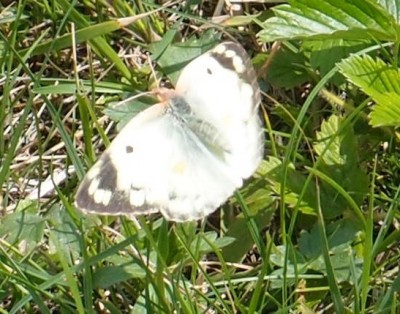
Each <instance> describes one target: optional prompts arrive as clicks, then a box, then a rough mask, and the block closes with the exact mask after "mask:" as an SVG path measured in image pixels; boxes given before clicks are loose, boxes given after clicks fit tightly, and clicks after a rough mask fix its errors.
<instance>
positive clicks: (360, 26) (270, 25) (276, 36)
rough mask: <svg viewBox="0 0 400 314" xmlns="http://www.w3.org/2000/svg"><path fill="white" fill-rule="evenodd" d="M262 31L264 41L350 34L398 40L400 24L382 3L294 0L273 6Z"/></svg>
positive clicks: (341, 36) (355, 0)
mask: <svg viewBox="0 0 400 314" xmlns="http://www.w3.org/2000/svg"><path fill="white" fill-rule="evenodd" d="M273 11H274V13H275V17H272V18H270V19H267V20H266V21H265V22H264V23H263V24H262V25H263V30H262V31H261V32H259V34H258V35H259V36H260V38H261V40H262V41H264V42H269V41H275V40H283V39H303V38H308V39H310V38H312V39H320V38H326V37H327V35H329V38H332V37H335V38H347V39H354V40H360V39H368V38H370V39H377V40H384V41H386V40H388V41H394V40H396V34H397V32H398V26H397V25H396V23H395V21H394V19H393V17H392V16H391V15H390V14H389V13H388V12H386V11H385V10H384V9H383V8H382V7H381V6H379V5H378V4H376V3H374V2H373V1H366V0H352V1H348V0H324V1H320V0H294V1H291V5H286V4H285V5H280V6H277V7H275V8H273Z"/></svg>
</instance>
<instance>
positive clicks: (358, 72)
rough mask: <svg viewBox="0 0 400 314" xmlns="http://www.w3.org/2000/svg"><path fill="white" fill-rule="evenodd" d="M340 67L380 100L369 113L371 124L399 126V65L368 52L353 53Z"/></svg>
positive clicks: (369, 94) (376, 125)
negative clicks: (371, 55) (365, 53)
mask: <svg viewBox="0 0 400 314" xmlns="http://www.w3.org/2000/svg"><path fill="white" fill-rule="evenodd" d="M338 68H339V70H340V71H341V73H342V74H343V75H344V76H345V77H346V78H347V79H348V80H349V81H350V82H352V83H353V84H354V85H356V86H358V87H359V88H360V89H361V90H363V91H364V92H365V93H366V94H367V95H368V96H370V97H371V98H372V99H373V100H374V101H375V102H376V103H377V105H376V106H374V107H373V109H372V113H371V114H370V118H371V120H370V124H371V125H372V126H374V127H378V126H400V71H399V70H398V69H397V68H393V67H392V66H390V65H388V64H386V63H385V62H384V61H383V60H381V59H373V58H371V57H370V56H368V55H364V56H351V57H350V58H347V59H346V60H343V61H342V62H341V63H340V64H338Z"/></svg>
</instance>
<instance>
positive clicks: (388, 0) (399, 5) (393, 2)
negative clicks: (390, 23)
mask: <svg viewBox="0 0 400 314" xmlns="http://www.w3.org/2000/svg"><path fill="white" fill-rule="evenodd" d="M377 2H378V3H379V5H380V6H381V7H382V8H384V9H385V10H386V11H387V12H388V13H389V14H390V15H391V16H392V17H393V18H394V19H395V20H396V23H397V24H400V2H399V0H378V1H377Z"/></svg>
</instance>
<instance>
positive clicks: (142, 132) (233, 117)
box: [76, 42, 264, 221]
mask: <svg viewBox="0 0 400 314" xmlns="http://www.w3.org/2000/svg"><path fill="white" fill-rule="evenodd" d="M159 96H160V97H161V98H162V99H163V101H162V102H161V103H158V104H156V105H154V106H152V107H150V108H148V109H146V110H144V111H143V112H141V113H139V114H138V115H137V116H135V117H134V118H133V119H132V120H131V121H129V123H128V124H127V125H126V126H125V127H124V129H123V130H122V131H121V132H120V134H118V136H117V137H116V138H115V139H114V141H113V142H112V143H111V145H110V147H109V148H108V149H107V150H106V151H105V152H104V153H103V155H102V156H101V157H100V159H99V160H98V161H97V163H96V164H95V165H94V166H93V167H92V168H91V169H90V171H89V172H88V173H87V175H86V177H85V178H84V180H83V182H82V183H81V185H80V187H79V190H78V192H77V196H76V206H77V207H78V208H79V209H81V210H82V211H84V212H88V213H96V214H107V215H120V214H125V215H128V216H129V215H140V214H148V213H153V212H158V211H159V212H161V213H162V214H163V215H164V217H165V218H167V219H169V220H174V221H187V220H197V219H200V218H203V217H204V216H206V215H208V214H210V213H212V212H213V211H215V209H216V208H217V207H218V206H220V205H221V204H223V203H224V202H225V201H226V200H227V199H228V198H229V197H230V196H231V195H232V194H233V192H234V191H235V190H236V189H237V188H239V187H241V186H242V184H243V179H246V178H248V177H250V176H251V175H252V174H253V172H254V171H255V170H256V168H257V167H258V165H259V163H260V161H261V159H262V155H263V142H264V136H263V130H262V128H261V122H260V119H259V117H258V112H257V111H258V110H257V109H258V106H259V103H260V91H259V87H258V84H257V80H256V74H255V71H254V69H253V67H252V64H251V62H250V59H249V57H248V55H247V53H246V51H245V50H244V49H243V48H242V47H241V46H240V45H239V44H236V43H233V42H225V43H222V44H219V45H218V46H216V47H215V48H214V49H212V50H210V51H208V52H207V53H205V54H203V55H201V56H200V57H198V58H196V59H194V60H193V61H192V62H190V63H189V64H188V65H187V66H186V67H185V68H184V69H183V71H182V73H181V75H180V77H179V80H178V82H177V84H176V89H175V90H166V89H161V90H160V91H159Z"/></svg>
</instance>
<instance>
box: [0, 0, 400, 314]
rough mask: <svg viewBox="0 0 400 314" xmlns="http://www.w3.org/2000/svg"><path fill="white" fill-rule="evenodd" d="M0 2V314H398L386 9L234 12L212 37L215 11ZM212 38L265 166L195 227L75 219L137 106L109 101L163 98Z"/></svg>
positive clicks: (218, 14)
mask: <svg viewBox="0 0 400 314" xmlns="http://www.w3.org/2000/svg"><path fill="white" fill-rule="evenodd" d="M310 1H311V0H310ZM6 2H7V1H2V2H1V3H2V4H1V5H0V8H1V11H0V30H1V32H0V52H1V54H0V69H1V70H0V71H1V75H0V89H1V91H2V94H1V95H0V97H1V98H0V99H1V108H0V126H1V129H2V130H3V131H2V132H1V133H0V186H1V194H0V209H1V213H2V215H1V217H0V219H1V221H0V260H1V263H0V300H1V306H0V308H1V309H0V313H50V312H52V313H53V312H56V313H58V312H63V313H76V312H78V313H97V312H100V313H125V312H132V313H140V312H148V313H153V312H154V313H171V312H174V311H175V312H176V313H287V312H290V313H397V312H399V308H400V303H399V302H398V295H399V293H400V277H399V275H398V273H399V265H398V259H399V257H400V256H399V255H400V254H399V249H398V244H399V239H400V232H399V227H398V217H399V209H398V204H399V193H400V188H399V186H400V175H399V173H400V172H399V166H400V162H399V160H400V158H399V157H400V151H399V146H398V143H397V142H398V134H397V128H398V126H399V125H400V117H399V114H398V110H397V107H396V106H397V103H398V102H397V100H398V99H400V98H398V97H400V96H399V95H398V94H399V92H398V91H397V87H396V86H397V85H396V84H397V82H399V81H400V75H399V74H398V68H397V64H398V60H397V59H398V56H397V51H398V46H399V42H398V39H397V37H396V36H395V34H396V29H397V28H396V27H398V26H397V22H395V20H394V19H393V18H392V17H393V16H396V12H393V11H391V9H390V8H391V7H390V5H388V4H385V5H387V7H385V5H384V4H380V6H379V7H378V6H377V5H375V4H371V3H372V2H369V1H364V0H363V1H358V0H355V1H353V4H352V6H343V7H341V2H340V1H338V2H335V1H333V0H326V1H325V2H318V3H317V2H315V1H311V2H309V5H307V6H302V2H303V0H296V1H292V2H291V4H290V5H289V6H286V7H281V6H277V5H268V6H267V5H263V4H256V3H250V4H246V5H245V6H243V9H244V12H243V14H242V16H240V17H233V18H230V19H228V20H226V19H222V22H221V19H220V18H222V17H224V14H225V13H226V12H227V11H226V8H224V6H222V7H221V6H220V5H216V4H215V3H211V2H202V3H192V2H187V3H185V2H174V3H172V2H171V3H169V2H168V3H165V4H164V5H163V6H160V5H158V4H156V3H152V2H150V3H146V2H142V1H136V2H135V3H133V2H130V1H126V0H118V1H112V2H107V1H96V2H89V1H81V2H80V1H76V2H72V3H70V2H68V1H64V0H53V1H51V2H47V1H28V0H25V1H19V2H18V3H14V2H11V3H10V4H5V3H6ZM389 2H390V1H389ZM323 3H324V5H323ZM220 4H222V2H221V3H220ZM328 6H330V7H329V9H326V8H327V7H328ZM271 7H272V8H274V10H275V11H274V12H275V17H271V16H273V12H272V11H271ZM392 10H395V9H393V8H392ZM337 12H341V13H340V21H339V20H337V19H338V17H337ZM360 12H370V14H369V16H368V17H366V16H364V15H362V16H361V15H360V14H361V13H360ZM250 13H252V14H256V13H262V14H261V15H259V16H258V17H257V18H253V17H252V16H250V17H249V16H248V14H250ZM245 15H246V17H244V16H245ZM287 16H288V18H287V19H284V18H285V17H287ZM308 18H311V19H312V20H313V23H309V24H307V23H305V22H304V21H307V19H308ZM298 20H301V21H303V22H302V23H303V24H300V25H308V26H309V27H308V28H307V29H306V28H302V27H298V25H299V24H296V23H297V21H298ZM328 20H329V21H333V22H332V24H331V25H329V27H330V28H329V30H327V27H328V26H327V24H326V21H328ZM335 21H336V22H337V23H334V22H335ZM339 22H340V23H339ZM304 23H305V24H304ZM343 25H345V26H346V27H345V28H344V26H343ZM335 27H337V29H336V28H335ZM360 30H362V31H363V34H364V35H363V36H362V38H360ZM221 38H223V39H229V38H234V39H236V40H238V41H239V42H240V43H242V44H243V46H244V47H245V48H246V50H247V51H248V52H249V54H250V55H251V56H252V57H253V62H254V65H255V67H256V69H257V70H258V71H259V73H260V76H259V82H260V86H261V89H262V91H263V102H262V110H261V114H262V115H263V116H264V118H265V119H264V120H265V129H266V142H265V146H266V153H265V159H264V161H263V163H262V164H261V166H260V168H259V169H258V171H257V173H256V174H255V175H254V177H253V178H252V179H250V180H248V182H247V183H246V185H245V186H244V187H243V188H242V189H241V190H240V191H239V192H238V193H236V194H235V196H234V197H232V198H231V199H230V200H229V202H227V204H225V205H224V206H222V207H221V208H220V209H219V210H218V211H217V212H216V213H214V214H212V215H211V216H210V217H208V218H207V219H205V220H204V221H200V222H197V223H195V222H190V223H182V224H175V223H169V222H167V221H165V220H164V219H163V218H162V217H161V216H160V215H153V216H149V217H137V218H135V219H132V220H130V219H127V218H125V217H102V216H93V215H88V216H85V215H83V214H82V213H81V212H79V211H78V210H76V209H75V208H74V205H73V202H74V195H75V192H76V189H77V186H78V184H79V182H80V180H82V178H83V176H84V174H85V173H86V171H87V169H88V168H89V167H90V166H91V165H92V164H93V163H94V162H95V160H96V158H97V157H96V156H99V154H100V153H101V152H102V151H103V150H104V148H105V146H106V145H108V144H109V142H110V140H112V138H113V137H114V136H115V134H116V133H117V129H118V128H119V127H121V125H123V123H125V122H126V120H127V119H129V118H130V117H132V115H133V114H135V113H137V112H138V111H140V110H142V109H143V108H145V107H147V106H148V105H149V103H151V101H152V100H149V98H147V97H141V98H134V99H131V100H129V101H125V103H124V104H123V105H120V106H119V107H118V110H116V109H115V107H114V106H113V104H115V103H116V102H120V101H122V100H124V99H127V98H129V97H130V96H132V95H137V94H140V93H144V92H147V91H149V90H151V89H152V88H154V87H156V86H157V85H158V84H159V82H160V80H162V82H164V83H167V84H168V83H172V85H173V84H174V83H175V82H176V79H177V77H178V75H179V70H180V69H181V67H182V63H183V61H184V60H188V59H191V58H194V57H196V56H198V55H200V54H201V52H202V51H204V50H207V49H208V48H209V47H212V46H214V45H215V44H216V43H217V42H219V41H221ZM257 40H258V42H257ZM275 41H276V42H277V41H279V43H278V42H277V43H275V44H273V42H275ZM260 43H262V44H263V45H260ZM351 53H352V54H353V55H351ZM370 56H371V57H370Z"/></svg>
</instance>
